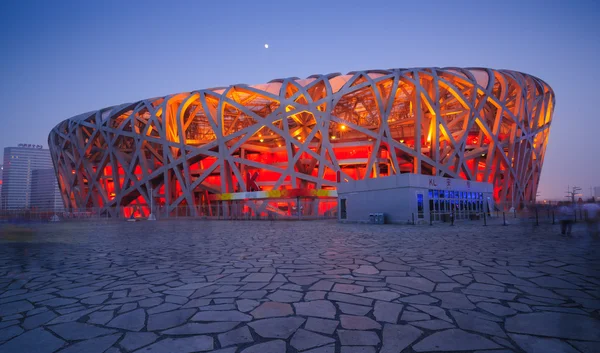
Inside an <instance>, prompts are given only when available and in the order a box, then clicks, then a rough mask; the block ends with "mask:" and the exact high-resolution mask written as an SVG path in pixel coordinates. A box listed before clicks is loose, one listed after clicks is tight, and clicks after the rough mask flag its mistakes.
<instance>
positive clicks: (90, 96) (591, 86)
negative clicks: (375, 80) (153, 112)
mask: <svg viewBox="0 0 600 353" xmlns="http://www.w3.org/2000/svg"><path fill="white" fill-rule="evenodd" d="M0 29H1V30H0V53H2V54H1V55H0V73H1V76H0V77H1V80H0V97H1V102H2V110H3V111H2V113H1V114H0V122H1V125H0V126H2V128H0V148H3V147H6V146H13V145H16V144H18V143H34V144H40V143H43V144H44V145H47V134H48V132H49V131H50V129H51V128H52V127H53V126H54V125H56V124H57V123H58V122H59V121H61V120H64V119H66V118H69V117H71V116H73V115H77V114H80V113H82V112H86V111H90V110H95V109H98V108H103V107H106V106H111V105H116V104H119V103H124V102H132V101H136V100H139V99H143V98H149V97H156V96H162V95H166V94H170V93H175V92H180V91H189V90H193V89H201V88H208V87H216V86H225V85H230V84H234V83H248V84H254V83H263V82H266V81H269V80H271V79H273V78H280V77H290V76H298V77H306V76H309V75H311V74H315V73H330V72H343V73H345V72H348V71H353V70H361V69H375V68H394V67H415V66H421V67H422V66H440V67H443V66H482V67H491V68H497V69H512V70H517V71H522V72H526V73H529V74H533V75H535V76H538V77H540V78H542V79H543V80H545V81H546V82H548V83H549V84H550V85H551V86H552V87H553V89H554V91H555V93H556V97H557V98H556V110H555V115H554V122H553V125H552V129H551V134H550V143H549V146H548V149H547V154H546V160H545V164H544V170H543V173H542V180H541V183H540V189H539V191H540V193H541V197H542V198H563V196H564V191H565V190H566V187H567V185H578V186H581V187H583V188H584V192H585V195H586V196H589V187H590V186H600V157H599V156H598V153H599V152H600V142H599V141H600V139H599V136H598V132H599V130H600V116H599V114H598V108H597V104H596V103H597V101H598V98H597V97H596V95H597V94H596V92H597V87H598V85H597V84H596V82H597V81H598V77H599V76H600V69H599V64H598V60H599V57H600V39H599V38H600V5H598V4H597V3H596V2H594V1H572V2H570V1H553V0H549V1H528V0H522V1H512V0H509V1H481V0H480V1H467V0H465V1H454V2H452V1H400V0H392V1H377V0H372V1H354V0H348V1H335V2H334V1H326V0H320V1H312V0H305V1H272V0H268V1H263V0H254V1H237V0H232V1H226V2H225V1H224V2H219V1H210V2H209V1H170V2H167V1H153V0H150V1H61V0H57V1H30V0H24V1H12V0H7V1H2V2H0ZM265 43H269V45H270V48H269V49H268V50H266V49H264V47H263V45H264V44H265Z"/></svg>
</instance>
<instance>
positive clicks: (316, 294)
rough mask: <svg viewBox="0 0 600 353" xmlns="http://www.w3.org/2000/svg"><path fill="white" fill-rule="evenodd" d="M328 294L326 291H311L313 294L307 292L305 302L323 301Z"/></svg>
mask: <svg viewBox="0 0 600 353" xmlns="http://www.w3.org/2000/svg"><path fill="white" fill-rule="evenodd" d="M326 294H327V292H325V291H311V292H306V294H304V300H305V301H310V300H323V299H325V295H326Z"/></svg>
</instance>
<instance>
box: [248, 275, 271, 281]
mask: <svg viewBox="0 0 600 353" xmlns="http://www.w3.org/2000/svg"><path fill="white" fill-rule="evenodd" d="M271 278H273V274H272V273H251V274H249V275H248V276H246V278H244V279H243V281H244V282H269V281H270V280H271Z"/></svg>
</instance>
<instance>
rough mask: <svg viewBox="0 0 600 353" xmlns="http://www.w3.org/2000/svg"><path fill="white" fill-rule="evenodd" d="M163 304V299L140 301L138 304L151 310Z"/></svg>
mask: <svg viewBox="0 0 600 353" xmlns="http://www.w3.org/2000/svg"><path fill="white" fill-rule="evenodd" d="M162 302H163V299H162V298H148V299H144V300H140V301H139V302H138V304H139V305H140V307H142V308H151V307H153V306H157V305H159V304H161V303H162Z"/></svg>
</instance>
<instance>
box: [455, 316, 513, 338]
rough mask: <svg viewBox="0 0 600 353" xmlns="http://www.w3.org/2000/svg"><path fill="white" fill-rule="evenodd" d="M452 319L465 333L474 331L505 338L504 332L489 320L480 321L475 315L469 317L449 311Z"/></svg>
mask: <svg viewBox="0 0 600 353" xmlns="http://www.w3.org/2000/svg"><path fill="white" fill-rule="evenodd" d="M450 313H451V314H452V317H454V320H456V323H457V324H458V327H460V328H461V329H463V330H467V331H475V332H479V333H483V334H487V335H493V336H499V337H506V334H505V333H504V330H502V328H501V327H500V325H498V324H497V323H495V322H493V321H489V320H485V319H482V318H481V317H479V316H476V315H469V314H464V313H460V312H458V311H451V312H450Z"/></svg>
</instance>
